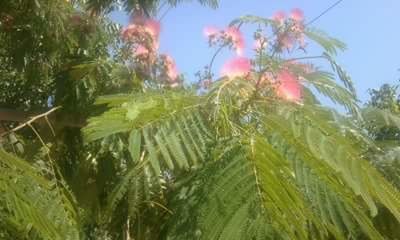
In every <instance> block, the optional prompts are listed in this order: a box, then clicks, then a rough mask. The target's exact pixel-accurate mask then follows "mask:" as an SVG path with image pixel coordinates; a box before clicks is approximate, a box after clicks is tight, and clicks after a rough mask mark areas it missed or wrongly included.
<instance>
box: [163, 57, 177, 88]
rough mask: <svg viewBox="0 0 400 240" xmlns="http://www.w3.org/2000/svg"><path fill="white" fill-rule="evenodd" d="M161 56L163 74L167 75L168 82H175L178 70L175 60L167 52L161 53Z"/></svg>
mask: <svg viewBox="0 0 400 240" xmlns="http://www.w3.org/2000/svg"><path fill="white" fill-rule="evenodd" d="M161 57H162V58H163V60H164V67H165V74H166V76H167V77H168V79H167V80H168V82H169V83H171V84H172V83H174V82H177V80H178V76H179V71H178V68H177V66H176V63H175V60H174V59H173V58H172V57H171V56H169V55H167V54H163V55H162V56H161Z"/></svg>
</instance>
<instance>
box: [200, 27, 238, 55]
mask: <svg viewBox="0 0 400 240" xmlns="http://www.w3.org/2000/svg"><path fill="white" fill-rule="evenodd" d="M203 34H204V36H205V37H207V38H208V39H209V41H210V43H211V44H215V43H217V42H218V40H221V41H223V42H230V43H232V46H233V49H234V50H235V52H236V54H237V55H238V56H243V54H244V49H245V40H244V37H243V34H242V32H241V31H240V30H239V28H237V27H228V28H226V29H224V30H219V29H218V28H216V27H214V26H208V27H205V28H204V29H203Z"/></svg>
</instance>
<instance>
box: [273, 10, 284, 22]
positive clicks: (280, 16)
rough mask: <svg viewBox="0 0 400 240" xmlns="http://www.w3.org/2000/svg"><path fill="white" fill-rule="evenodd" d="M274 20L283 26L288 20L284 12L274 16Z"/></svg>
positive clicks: (276, 13) (278, 12)
mask: <svg viewBox="0 0 400 240" xmlns="http://www.w3.org/2000/svg"><path fill="white" fill-rule="evenodd" d="M272 20H273V21H275V22H276V23H278V24H280V25H281V24H283V23H284V22H285V20H286V13H285V12H284V11H277V12H275V13H274V14H273V15H272Z"/></svg>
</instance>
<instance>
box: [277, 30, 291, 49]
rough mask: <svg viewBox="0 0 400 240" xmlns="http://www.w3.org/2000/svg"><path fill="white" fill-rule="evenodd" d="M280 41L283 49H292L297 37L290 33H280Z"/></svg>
mask: <svg viewBox="0 0 400 240" xmlns="http://www.w3.org/2000/svg"><path fill="white" fill-rule="evenodd" d="M278 43H279V46H280V47H281V49H283V48H286V49H288V50H289V49H292V48H293V46H294V44H295V39H294V38H293V36H291V35H289V34H288V33H284V34H279V35H278Z"/></svg>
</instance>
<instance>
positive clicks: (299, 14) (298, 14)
mask: <svg viewBox="0 0 400 240" xmlns="http://www.w3.org/2000/svg"><path fill="white" fill-rule="evenodd" d="M290 18H291V19H293V20H294V21H296V22H301V21H303V20H304V14H303V11H302V10H301V9H298V8H295V9H293V10H292V11H291V12H290Z"/></svg>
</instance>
